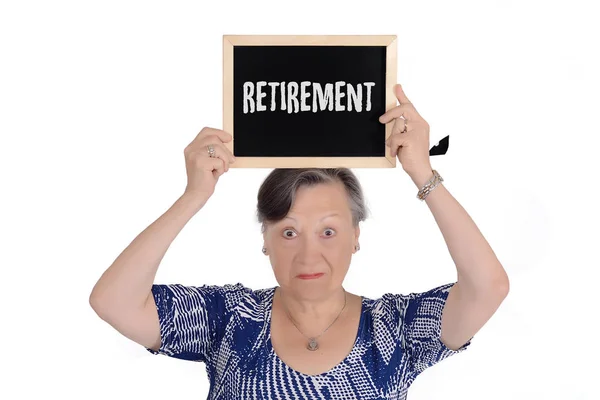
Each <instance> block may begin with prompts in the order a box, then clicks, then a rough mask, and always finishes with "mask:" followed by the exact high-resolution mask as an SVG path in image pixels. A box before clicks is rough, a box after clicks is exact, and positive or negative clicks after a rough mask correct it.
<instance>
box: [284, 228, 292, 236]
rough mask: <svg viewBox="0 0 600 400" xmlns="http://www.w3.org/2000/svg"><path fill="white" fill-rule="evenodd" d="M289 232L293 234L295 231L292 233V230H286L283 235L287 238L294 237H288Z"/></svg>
mask: <svg viewBox="0 0 600 400" xmlns="http://www.w3.org/2000/svg"><path fill="white" fill-rule="evenodd" d="M288 232H292V233H293V231H292V230H291V229H286V230H285V231H283V235H284V236H285V237H293V236H290V235H288V234H287V233H288Z"/></svg>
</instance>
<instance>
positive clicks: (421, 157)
mask: <svg viewBox="0 0 600 400" xmlns="http://www.w3.org/2000/svg"><path fill="white" fill-rule="evenodd" d="M394 94H395V95H396V97H397V98H398V101H399V102H400V105H399V106H396V107H394V108H392V109H391V110H389V111H387V112H386V113H385V114H383V115H382V116H381V117H379V122H381V123H383V124H387V123H388V122H391V121H394V126H393V128H392V134H391V136H390V137H389V138H388V139H387V141H386V142H385V144H386V146H389V147H390V151H391V154H392V156H396V155H398V160H399V161H400V164H402V169H404V171H405V172H406V173H408V175H409V176H410V177H411V178H412V179H413V181H415V180H418V181H421V180H422V177H425V179H429V177H430V176H431V170H432V168H431V163H430V161H429V124H428V123H427V121H425V120H424V119H423V117H421V115H419V113H418V112H417V110H416V109H415V107H414V105H413V104H412V103H411V102H410V100H408V97H406V95H405V94H404V91H403V90H402V86H400V84H397V85H395V86H394ZM400 117H402V118H400ZM403 118H404V119H403ZM405 126H406V128H407V131H406V132H404V133H402V131H403V130H404V128H405Z"/></svg>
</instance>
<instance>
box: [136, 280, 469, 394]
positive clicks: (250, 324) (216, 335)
mask: <svg viewBox="0 0 600 400" xmlns="http://www.w3.org/2000/svg"><path fill="white" fill-rule="evenodd" d="M453 285H454V283H448V284H445V285H442V286H440V287H437V288H435V289H432V290H429V291H427V292H424V293H411V294H409V295H402V294H390V293H386V294H384V295H383V296H382V297H380V298H378V299H375V300H373V299H369V298H366V297H362V312H361V316H360V322H359V327H358V334H357V337H356V341H355V343H354V347H353V348H352V350H351V351H350V354H348V356H347V357H346V358H345V359H344V360H343V361H342V362H341V363H340V364H338V365H336V366H335V367H333V368H332V369H330V370H329V371H327V372H325V373H322V374H319V375H307V374H303V373H300V372H298V371H296V370H294V369H292V368H291V367H289V366H287V365H286V364H285V363H284V362H282V361H281V359H279V357H278V356H277V354H276V353H275V351H274V350H273V347H272V345H271V332H270V327H271V324H270V321H271V306H272V304H273V295H274V293H275V287H272V288H268V289H259V290H253V289H250V288H247V287H245V286H243V285H242V284H241V283H237V284H235V285H231V284H227V285H224V286H208V285H204V286H201V287H195V286H183V285H180V284H171V285H156V284H155V285H153V286H152V293H153V295H154V299H155V301H156V307H157V310H158V317H159V322H160V335H161V338H162V343H161V346H160V349H159V350H158V351H153V350H152V349H148V348H146V349H147V350H148V351H149V352H151V353H153V354H164V355H167V356H170V357H175V358H180V359H184V360H192V361H202V362H204V363H206V371H207V375H208V378H209V379H210V391H209V395H208V399H209V400H230V399H231V400H233V399H236V400H237V399H265V400H267V399H268V400H271V399H278V400H279V399H281V400H283V399H310V400H313V399H315V400H316V399H357V400H359V399H360V400H371V399H395V400H403V399H406V392H407V390H408V388H409V386H410V385H411V383H412V382H413V381H414V379H415V378H416V377H417V375H419V374H420V373H421V372H423V371H424V370H425V369H426V368H428V367H430V366H432V365H434V364H436V363H437V362H439V361H441V360H443V359H445V358H447V357H449V356H451V355H454V354H456V353H459V352H461V351H463V350H465V349H466V348H467V347H468V346H469V345H470V343H471V340H469V341H468V342H467V343H465V344H464V345H463V346H462V347H461V348H460V349H458V350H451V349H449V348H448V347H447V346H445V345H444V343H443V342H442V341H441V340H440V333H441V317H442V311H443V308H444V304H445V302H446V299H447V297H448V292H449V291H450V288H451V287H452V286H453ZM471 339H472V338H471Z"/></svg>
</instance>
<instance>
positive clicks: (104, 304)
mask: <svg viewBox="0 0 600 400" xmlns="http://www.w3.org/2000/svg"><path fill="white" fill-rule="evenodd" d="M395 90H396V96H397V97H398V100H399V101H400V105H399V106H397V107H396V108H393V109H391V110H389V111H388V112H386V113H385V114H384V115H383V116H381V118H380V122H382V123H389V122H392V121H393V123H394V129H393V135H392V136H391V137H390V138H389V140H388V142H387V145H388V146H389V147H390V149H391V153H392V155H394V156H396V155H397V156H398V159H399V161H400V162H401V164H402V167H403V169H404V171H406V172H407V173H408V174H409V176H410V177H411V178H412V180H413V181H414V183H415V184H416V186H417V188H418V189H421V190H419V192H418V196H419V198H420V199H421V200H425V202H426V204H427V205H428V206H429V208H430V210H431V212H432V213H433V215H434V217H435V220H436V222H437V224H438V226H439V227H440V229H441V231H442V234H443V236H444V239H445V241H446V243H447V245H448V248H449V250H450V253H451V255H452V258H453V260H454V262H455V264H456V268H457V272H458V278H457V282H454V283H449V284H445V285H442V286H440V287H437V288H434V289H432V290H429V291H427V292H424V293H418V294H415V293H412V294H408V295H403V294H390V293H386V294H383V295H382V296H381V297H380V298H377V299H370V298H366V297H364V296H360V295H357V294H354V293H349V292H347V291H346V290H345V289H344V286H343V282H344V277H345V276H346V273H347V271H348V267H349V265H350V262H351V259H352V255H353V254H354V253H355V252H357V251H358V250H359V249H360V246H359V235H360V228H359V223H360V222H361V221H363V220H364V219H365V217H366V210H365V203H364V199H363V193H362V189H361V186H360V184H359V182H358V181H357V179H356V177H355V176H354V174H353V173H352V172H351V171H350V170H348V169H346V168H336V169H317V168H309V169H275V170H273V171H272V172H271V174H270V175H269V176H268V177H267V178H266V180H265V181H264V183H263V184H262V186H261V187H260V190H259V193H258V220H259V222H260V223H262V227H263V229H262V233H263V238H264V247H263V249H262V251H263V253H264V254H265V255H266V256H268V257H269V259H270V262H271V265H272V267H273V271H274V273H275V278H276V280H277V282H278V284H279V285H278V286H276V287H271V288H266V289H258V290H252V289H250V288H248V287H245V286H244V285H242V284H240V283H237V284H226V285H224V286H208V285H204V286H183V285H180V284H170V285H164V284H163V285H161V284H153V283H154V278H155V275H156V271H157V269H158V266H159V264H160V261H161V259H162V258H163V256H164V254H165V252H166V251H167V249H168V247H169V245H170V244H171V242H172V241H173V240H174V238H175V237H176V236H177V234H178V233H179V232H180V230H181V229H182V228H183V226H184V225H185V224H186V223H187V222H188V221H189V220H190V218H192V216H193V215H194V214H196V213H197V212H198V211H199V210H200V209H201V208H202V207H203V205H204V204H205V203H206V202H207V201H208V199H209V198H210V197H211V195H212V194H213V192H214V188H215V185H216V182H217V180H218V178H219V176H221V175H222V174H223V173H225V172H226V171H228V169H229V165H230V163H232V162H235V159H234V157H233V155H232V154H231V153H230V152H229V150H228V149H227V147H225V146H224V145H223V142H226V141H229V140H231V136H230V135H229V134H227V133H225V132H223V131H220V130H216V129H209V128H205V129H203V130H202V131H201V132H200V133H199V134H198V136H197V137H196V138H195V139H194V140H193V141H192V143H190V144H189V145H188V146H187V147H186V149H185V152H184V153H185V158H186V168H187V174H188V184H187V187H186V190H185V192H184V194H183V195H182V196H181V197H180V198H179V199H178V200H177V201H176V203H175V204H174V205H173V206H172V207H171V208H170V209H169V210H168V211H167V212H166V213H165V214H164V215H162V216H161V217H160V218H159V219H158V220H157V221H155V222H154V223H153V224H152V225H150V226H149V227H148V228H147V229H146V230H144V231H143V232H142V233H141V234H140V235H139V236H138V237H137V238H135V240H134V241H133V242H132V243H131V244H130V245H129V246H128V247H127V248H126V249H125V250H124V251H123V253H122V254H121V255H120V256H119V257H118V258H117V259H116V260H115V262H114V263H113V264H112V265H111V266H110V268H108V270H107V271H106V272H105V273H104V274H103V275H102V277H101V278H100V280H99V281H98V283H97V284H96V286H95V287H94V289H93V291H92V293H91V295H90V304H91V305H92V307H93V309H94V310H95V311H96V313H97V314H98V315H99V316H100V317H101V318H102V319H104V320H105V321H107V322H108V323H109V324H110V325H112V326H113V327H114V328H115V329H117V330H118V331H119V332H121V333H122V334H123V335H125V336H126V337H128V338H130V339H132V340H133V341H135V342H137V343H139V344H140V345H142V346H144V347H145V348H146V349H147V350H148V351H150V352H151V353H153V354H164V355H167V356H170V357H176V358H180V359H185V360H193V361H203V362H205V363H206V368H207V373H208V377H209V378H210V393H209V396H208V398H209V399H215V400H216V399H362V400H366V399H405V398H406V393H407V390H408V388H409V386H410V385H411V383H412V382H413V381H414V379H415V378H416V377H417V375H419V374H420V373H421V372H422V371H423V370H425V369H426V368H428V367H430V366H432V365H434V364H436V363H437V362H439V361H441V360H443V359H445V358H447V357H449V356H451V355H454V354H457V353H459V352H461V351H463V350H464V349H466V348H467V347H468V345H469V344H470V342H471V339H472V338H473V336H474V335H475V334H476V333H477V332H478V331H479V330H480V329H481V327H482V326H483V325H484V324H485V323H486V322H487V321H488V320H489V318H490V317H491V316H492V314H493V313H494V312H495V311H496V310H497V308H498V307H499V306H500V304H501V302H502V301H503V299H504V298H505V297H506V295H507V293H508V277H507V275H506V273H505V271H504V269H503V267H502V265H501V264H500V262H499V261H498V259H497V258H496V256H495V255H494V252H493V251H492V249H491V248H490V246H489V245H488V243H487V242H486V240H485V239H484V237H483V236H482V235H481V233H480V232H479V230H478V229H477V226H476V225H475V224H474V223H473V221H472V220H471V218H470V217H469V215H468V214H467V213H466V212H465V210H464V209H463V208H462V207H461V206H460V204H459V203H458V202H457V201H456V200H455V199H454V198H453V197H452V195H451V194H450V193H449V192H448V190H447V189H446V188H445V187H444V186H443V185H442V184H441V181H442V180H441V177H440V176H439V174H437V172H436V171H434V170H432V168H431V165H430V163H429V153H428V149H429V126H428V124H427V122H425V120H423V118H422V117H421V116H420V115H419V114H418V113H417V111H416V109H415V108H414V106H413V105H412V104H411V103H410V102H409V100H408V98H406V95H405V94H404V92H403V91H402V89H401V87H399V86H396V88H395Z"/></svg>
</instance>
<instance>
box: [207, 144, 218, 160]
mask: <svg viewBox="0 0 600 400" xmlns="http://www.w3.org/2000/svg"><path fill="white" fill-rule="evenodd" d="M206 148H207V150H208V156H209V157H210V158H215V157H216V155H215V148H214V147H213V146H212V145H211V144H209V145H208V146H206Z"/></svg>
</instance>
